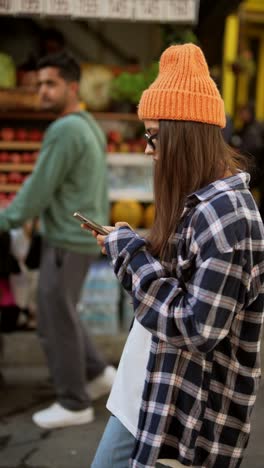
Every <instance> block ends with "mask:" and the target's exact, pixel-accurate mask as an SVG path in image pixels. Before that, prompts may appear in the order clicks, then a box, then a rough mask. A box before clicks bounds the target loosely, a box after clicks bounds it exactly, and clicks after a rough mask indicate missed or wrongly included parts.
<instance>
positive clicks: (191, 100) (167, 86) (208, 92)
mask: <svg viewBox="0 0 264 468" xmlns="http://www.w3.org/2000/svg"><path fill="white" fill-rule="evenodd" d="M138 116H139V118H140V119H141V120H147V119H149V120H161V119H165V120H192V121H196V122H205V123H209V124H214V125H218V126H219V127H224V126H225V122H226V119H225V109H224V102H223V100H222V98H221V96H220V93H219V91H218V89H217V87H216V85H215V83H214V81H213V80H212V78H211V77H210V75H209V70H208V66H207V63H206V60H205V57H204V55H203V52H202V50H201V49H200V48H199V47H197V46H195V45H194V44H184V45H174V46H170V47H168V49H166V50H165V51H164V52H163V54H162V55H161V58H160V64H159V74H158V76H157V78H156V79H155V81H154V82H153V83H152V84H151V85H150V87H149V88H148V89H146V90H145V91H144V92H143V94H142V96H141V99H140V102H139V105H138Z"/></svg>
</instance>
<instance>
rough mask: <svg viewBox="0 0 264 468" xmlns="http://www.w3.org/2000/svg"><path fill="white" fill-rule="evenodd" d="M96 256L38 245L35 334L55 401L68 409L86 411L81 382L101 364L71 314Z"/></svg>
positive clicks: (98, 370)
mask: <svg viewBox="0 0 264 468" xmlns="http://www.w3.org/2000/svg"><path fill="white" fill-rule="evenodd" d="M96 258H97V257H94V256H87V255H86V254H79V253H75V252H70V251H68V250H64V249H60V248H54V247H51V246H50V245H48V244H47V243H44V245H43V251H42V258H41V265H40V277H39V289H38V334H39V338H40V341H41V344H42V347H43V349H44V352H45V354H46V357H47V362H48V366H49V370H50V374H51V378H52V380H53V383H54V387H55V392H56V396H57V401H59V403H60V404H61V405H62V406H63V407H65V408H67V409H69V410H73V411H74V410H75V411H78V410H82V409H85V408H87V407H89V406H91V401H90V399H89V396H88V394H87V392H86V389H85V386H86V383H87V380H91V379H93V378H95V377H96V376H98V375H99V374H100V373H101V372H103V370H104V368H105V366H106V362H105V361H104V359H103V357H102V356H101V354H100V353H99V351H98V350H97V349H96V347H95V345H94V343H93V341H92V338H91V336H90V335H89V334H88V333H87V330H86V329H85V328H84V326H83V324H82V322H81V321H80V319H79V316H78V313H77V311H76V304H77V301H78V299H79V294H80V290H81V287H82V283H83V280H84V278H85V275H86V273H87V270H88V268H89V265H90V264H91V262H92V261H94V260H95V259H96Z"/></svg>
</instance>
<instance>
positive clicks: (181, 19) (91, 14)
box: [0, 0, 200, 24]
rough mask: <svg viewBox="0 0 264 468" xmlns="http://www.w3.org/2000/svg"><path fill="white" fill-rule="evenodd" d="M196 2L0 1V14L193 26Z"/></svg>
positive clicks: (176, 0) (181, 0) (185, 0)
mask: <svg viewBox="0 0 264 468" xmlns="http://www.w3.org/2000/svg"><path fill="white" fill-rule="evenodd" d="M199 3H200V1H199V0H0V14H2V15H23V16H33V15H37V16H52V17H68V18H69V17H71V18H73V19H75V18H76V19H77V18H78V19H80V18H83V19H98V20H126V21H150V22H161V23H166V22H169V23H184V24H194V23H196V22H197V20H198V10H199Z"/></svg>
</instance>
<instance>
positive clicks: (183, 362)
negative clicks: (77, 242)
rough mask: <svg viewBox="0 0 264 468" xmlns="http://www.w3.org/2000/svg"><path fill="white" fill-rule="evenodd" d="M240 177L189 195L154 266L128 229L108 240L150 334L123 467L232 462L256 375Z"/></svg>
mask: <svg viewBox="0 0 264 468" xmlns="http://www.w3.org/2000/svg"><path fill="white" fill-rule="evenodd" d="M248 182H249V176H248V174H246V173H240V174H238V175H235V176H232V177H229V178H226V179H222V180H219V181H216V182H215V183H213V184H210V185H209V186H208V187H206V188H204V189H202V190H200V191H198V192H196V193H195V194H192V195H191V196H190V197H188V200H187V203H186V207H185V211H184V215H183V217H182V221H181V224H180V225H179V227H178V229H177V232H176V233H175V235H174V236H173V237H172V239H171V241H170V242H171V243H172V251H173V255H172V258H171V257H170V258H168V259H166V258H165V260H164V262H162V263H160V262H159V261H158V260H157V259H155V258H153V256H151V255H150V254H149V252H148V251H147V250H146V241H145V240H144V239H142V238H140V237H139V236H138V235H137V234H136V233H135V232H134V231H131V230H130V229H129V228H124V227H122V228H119V229H118V230H115V231H113V232H112V233H111V234H110V235H109V236H108V238H107V242H106V248H107V252H108V255H109V257H110V258H111V259H112V262H113V265H114V270H115V273H116V275H117V276H118V278H119V280H120V281H121V283H122V284H123V286H124V287H125V288H126V289H127V290H128V291H130V293H131V295H132V298H133V303H134V310H135V316H136V318H137V320H138V321H139V322H140V323H141V324H142V325H143V326H144V327H145V328H146V329H147V330H149V331H150V332H151V333H152V345H151V352H150V356H149V362H148V366H147V374H146V380H145V386H144V391H143V395H142V403H141V410H140V415H139V422H138V433H137V437H136V443H135V447H134V451H133V453H132V456H131V459H130V464H129V466H130V467H131V468H143V467H144V468H152V467H154V466H155V463H156V460H157V459H158V458H170V459H176V460H178V461H179V462H181V463H183V464H184V465H187V466H193V467H197V468H198V467H199V468H237V467H238V466H239V465H240V463H241V460H242V455H243V451H244V449H245V447H246V445H247V442H248V437H249V432H250V421H249V418H250V414H251V410H252V408H253V405H254V402H255V399H256V392H257V389H258V385H259V380H260V353H259V352H260V342H261V326H262V322H263V308H264V294H263V293H264V230H263V224H262V221H261V218H260V215H259V212H258V209H257V207H256V205H255V202H254V200H253V198H252V196H251V194H250V192H249V190H248Z"/></svg>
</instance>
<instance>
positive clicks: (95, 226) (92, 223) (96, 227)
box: [73, 211, 109, 236]
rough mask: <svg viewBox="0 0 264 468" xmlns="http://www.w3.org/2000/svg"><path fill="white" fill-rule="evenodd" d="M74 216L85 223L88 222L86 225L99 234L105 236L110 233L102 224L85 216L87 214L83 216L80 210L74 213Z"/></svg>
mask: <svg viewBox="0 0 264 468" xmlns="http://www.w3.org/2000/svg"><path fill="white" fill-rule="evenodd" d="M73 216H74V217H75V218H77V219H78V220H79V221H81V222H82V223H83V224H86V226H88V228H89V229H91V231H95V232H97V233H98V234H102V235H103V236H106V235H107V234H109V231H108V230H107V229H106V228H104V227H103V226H101V224H98V223H95V221H92V220H91V219H87V218H85V216H83V215H82V214H81V213H79V212H78V211H76V212H75V213H73Z"/></svg>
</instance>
